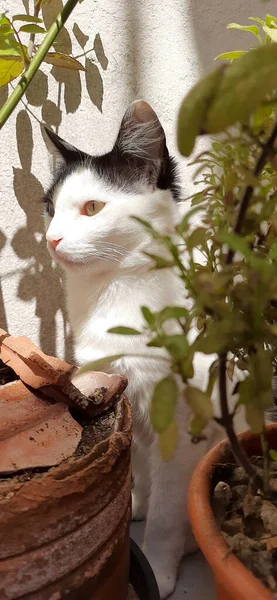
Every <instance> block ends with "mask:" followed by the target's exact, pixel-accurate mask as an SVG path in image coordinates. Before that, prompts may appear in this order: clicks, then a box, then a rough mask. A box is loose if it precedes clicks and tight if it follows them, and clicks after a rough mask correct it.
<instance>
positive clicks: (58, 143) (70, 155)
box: [43, 126, 85, 163]
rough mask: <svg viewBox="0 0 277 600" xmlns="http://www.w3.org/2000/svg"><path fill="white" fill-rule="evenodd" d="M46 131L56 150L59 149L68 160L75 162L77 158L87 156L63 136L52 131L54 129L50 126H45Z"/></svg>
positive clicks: (61, 154) (60, 153)
mask: <svg viewBox="0 0 277 600" xmlns="http://www.w3.org/2000/svg"><path fill="white" fill-rule="evenodd" d="M43 129H44V131H45V133H46V134H47V136H48V138H49V139H50V140H51V142H52V144H53V146H54V147H55V149H56V150H58V153H59V155H60V156H61V157H62V158H63V159H64V160H65V161H66V162H67V163H69V162H73V161H76V160H80V159H81V158H82V157H84V156H85V154H84V152H82V151H81V150H78V149H77V148H75V146H72V145H71V144H69V142H66V141H65V140H63V138H61V137H60V136H59V135H58V134H57V133H55V132H54V131H52V129H48V127H45V126H43Z"/></svg>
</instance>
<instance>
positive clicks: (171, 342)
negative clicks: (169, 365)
mask: <svg viewBox="0 0 277 600" xmlns="http://www.w3.org/2000/svg"><path fill="white" fill-rule="evenodd" d="M164 346H165V348H166V349H167V351H168V352H169V353H170V354H171V356H173V358H174V359H175V360H177V361H179V360H182V359H183V358H186V356H187V354H188V349H189V345H188V341H187V338H186V337H185V335H184V334H183V333H181V334H180V335H178V334H176V335H167V336H165V338H164Z"/></svg>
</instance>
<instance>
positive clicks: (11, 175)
mask: <svg viewBox="0 0 277 600" xmlns="http://www.w3.org/2000/svg"><path fill="white" fill-rule="evenodd" d="M23 4H24V5H25V6H27V5H28V0H24V2H21V1H20V0H1V2H0V9H1V12H2V11H3V10H8V9H10V10H11V12H12V13H15V12H22V10H23ZM61 4H62V2H61V0H52V2H51V4H49V5H47V6H46V7H45V11H44V18H45V23H46V24H47V25H48V24H49V23H51V22H52V20H53V16H54V15H55V14H56V13H57V12H58V10H59V9H60V7H61ZM269 4H270V3H269ZM272 4H273V3H272ZM32 5H33V1H32V0H30V6H31V7H32ZM266 9H267V10H271V11H272V10H273V6H271V7H270V8H269V5H268V3H267V5H266V6H265V4H262V3H261V2H259V1H258V0H232V1H230V0H209V1H205V0H163V1H162V2H160V1H159V0H84V2H83V3H82V4H80V5H77V8H76V9H75V11H74V13H73V15H72V16H71V18H70V19H69V21H68V22H67V25H66V30H65V31H64V32H62V33H61V34H60V37H59V41H58V46H59V49H60V50H64V51H67V52H71V51H72V53H73V55H74V56H77V55H80V54H81V53H82V51H83V50H82V46H83V45H84V43H85V42H86V45H85V49H86V50H89V49H90V48H93V47H94V46H95V48H96V53H95V52H94V51H93V52H90V53H89V54H88V57H89V58H91V59H93V61H90V60H89V59H87V60H85V59H84V58H81V59H80V60H81V61H82V62H83V64H85V65H86V67H87V71H86V73H79V72H72V71H68V70H64V69H63V70H57V69H56V68H50V66H49V65H44V66H43V68H42V70H41V71H40V72H39V73H38V74H37V76H36V78H35V80H34V81H33V84H32V86H31V87H30V89H29V91H28V93H27V98H26V99H25V102H27V107H28V110H26V107H25V106H24V105H23V104H22V103H20V104H19V106H18V108H17V110H16V111H15V113H14V114H13V116H12V118H10V120H9V121H8V123H7V124H6V125H5V127H4V128H3V130H2V132H1V152H0V161H1V170H0V173H1V185H0V188H1V189H0V285H1V287H0V326H3V327H8V329H9V330H10V332H11V333H13V334H16V335H23V334H27V335H29V336H30V337H31V338H32V339H33V340H34V341H35V342H38V343H40V345H41V347H42V348H43V350H44V351H46V352H51V353H55V352H56V353H58V354H59V355H60V356H63V355H65V356H67V357H70V352H71V350H70V334H69V329H68V325H67V323H66V314H65V306H64V300H63V293H62V284H61V281H60V276H59V273H58V271H57V270H56V269H55V268H53V267H52V265H51V261H50V259H49V257H48V254H47V252H46V249H45V242H44V237H43V220H42V211H41V204H40V198H41V196H42V194H43V189H44V188H45V187H46V186H47V184H48V183H49V181H50V169H49V164H50V163H49V158H48V154H47V150H46V147H45V144H44V142H43V138H42V135H41V129H40V121H41V120H42V119H43V120H45V121H46V122H47V123H48V124H49V125H51V126H55V127H56V131H58V132H59V133H60V135H62V136H63V137H65V138H68V140H70V141H71V142H73V143H75V144H76V145H77V146H79V147H81V148H82V149H84V150H85V151H88V152H91V153H93V152H103V151H106V150H108V149H109V148H110V147H111V145H112V143H113V141H114V138H115V136H116V132H117V128H118V124H119V121H120V118H121V116H122V114H123V112H124V110H125V108H126V106H127V105H128V103H129V102H130V101H132V100H134V99H136V98H138V97H143V98H145V99H146V100H148V101H149V102H150V103H152V105H153V107H154V108H155V110H156V112H157V113H158V115H159V117H160V119H161V121H162V123H163V125H164V128H165V131H166V134H167V138H168V145H169V148H170V150H171V152H176V150H175V135H174V131H175V120H176V113H177V109H178V106H179V104H180V101H181V99H182V97H183V95H184V93H185V92H186V91H187V90H188V89H189V88H190V87H191V85H192V84H193V83H194V82H195V81H196V79H197V78H198V76H199V73H201V72H205V71H207V70H208V69H210V68H212V67H213V58H214V56H216V55H217V54H219V53H220V52H223V51H225V50H229V49H235V48H236V49H241V48H243V47H244V46H245V44H246V43H247V41H248V40H249V41H250V40H251V38H248V40H247V34H241V33H240V32H226V30H225V27H226V25H227V23H228V22H231V21H237V22H240V23H244V22H246V19H247V16H251V15H254V16H260V17H262V16H263V14H264V12H265V10H266ZM76 23H78V27H76V25H75V24H76ZM98 33H100V35H101V39H102V43H103V47H104V53H103V51H102V50H101V44H100V43H99V37H97V38H96V42H95V36H96V34H98ZM249 35H250V34H249ZM253 40H254V38H253ZM94 42H95V44H94ZM46 75H49V76H48V79H47V77H46ZM7 93H8V90H7V89H5V88H0V105H2V103H3V101H4V100H5V98H6V97H7ZM181 164H182V174H183V181H184V193H186V192H189V190H190V189H191V185H192V184H191V180H190V176H191V175H190V171H189V170H188V169H187V168H186V166H185V163H184V161H181Z"/></svg>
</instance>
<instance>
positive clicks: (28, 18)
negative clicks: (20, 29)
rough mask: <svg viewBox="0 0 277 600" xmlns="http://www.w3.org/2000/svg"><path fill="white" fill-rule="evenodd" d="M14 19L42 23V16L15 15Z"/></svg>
mask: <svg viewBox="0 0 277 600" xmlns="http://www.w3.org/2000/svg"><path fill="white" fill-rule="evenodd" d="M12 20H13V21H25V22H26V21H27V23H42V19H40V17H34V16H33V15H26V14H25V15H13V18H12Z"/></svg>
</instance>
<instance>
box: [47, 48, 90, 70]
mask: <svg viewBox="0 0 277 600" xmlns="http://www.w3.org/2000/svg"><path fill="white" fill-rule="evenodd" d="M43 60H44V62H46V63H48V64H49V65H53V66H54V67H62V68H63V69H70V70H71V71H85V70H86V69H85V67H83V65H82V64H81V63H80V62H79V61H78V60H76V58H73V56H68V54H64V52H47V54H46V56H45V57H44V59H43Z"/></svg>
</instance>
